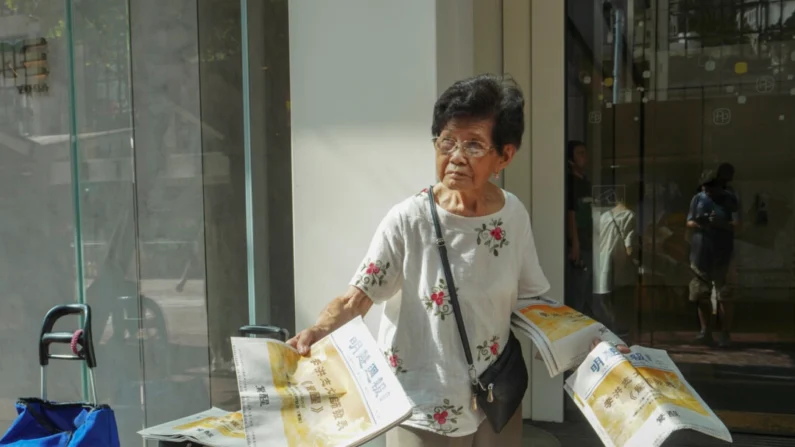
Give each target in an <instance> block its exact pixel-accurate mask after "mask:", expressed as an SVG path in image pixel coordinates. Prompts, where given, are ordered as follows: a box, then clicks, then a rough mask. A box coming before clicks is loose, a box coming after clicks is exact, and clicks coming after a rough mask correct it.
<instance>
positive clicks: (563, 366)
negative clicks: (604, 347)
mask: <svg viewBox="0 0 795 447" xmlns="http://www.w3.org/2000/svg"><path fill="white" fill-rule="evenodd" d="M520 306H521V307H520V308H519V309H517V310H515V311H514V312H513V315H512V316H511V325H512V326H513V328H514V329H516V330H518V331H520V332H522V333H523V334H525V335H527V336H528V337H529V338H530V340H532V341H533V343H534V344H535V346H536V348H537V349H538V353H539V354H540V355H541V358H542V359H543V360H544V364H546V365H547V370H548V371H549V375H550V376H552V377H555V376H557V375H558V374H560V373H562V372H564V371H568V370H570V369H574V368H576V367H577V366H578V365H580V363H582V361H583V360H584V359H585V357H586V356H587V355H588V352H589V351H590V347H591V343H592V342H593V340H594V339H595V338H599V339H601V340H604V341H609V342H611V343H613V344H616V345H618V344H623V343H624V342H623V341H621V339H620V338H619V337H618V336H617V335H615V334H614V333H612V332H611V331H610V330H608V329H607V328H606V327H605V325H603V324H602V323H599V322H598V321H596V320H594V319H592V318H589V317H587V316H585V315H583V314H581V313H579V312H577V311H576V310H574V309H572V308H570V307H568V306H564V305H563V304H560V303H558V302H557V301H554V300H551V299H549V298H544V297H538V298H533V299H527V300H520Z"/></svg>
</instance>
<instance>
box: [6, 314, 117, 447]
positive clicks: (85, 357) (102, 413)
mask: <svg viewBox="0 0 795 447" xmlns="http://www.w3.org/2000/svg"><path fill="white" fill-rule="evenodd" d="M67 315H82V317H83V328H82V329H78V330H77V331H76V332H74V333H69V332H53V327H54V326H55V322H56V321H58V320H59V319H60V318H61V317H64V316H67ZM53 343H60V344H68V345H71V348H72V354H50V345H51V344H53ZM50 359H61V360H78V361H85V362H86V365H87V366H88V377H89V381H90V387H91V390H90V391H91V402H90V403H87V402H71V403H67V402H54V401H50V400H47V374H46V372H47V369H46V367H47V365H48V364H49V362H50ZM39 365H40V366H41V398H21V399H19V400H18V401H17V404H16V408H17V413H18V416H17V418H16V419H15V420H14V422H13V423H12V424H11V427H10V428H9V429H8V431H7V432H6V433H5V435H3V436H2V438H0V446H2V447H12V446H13V447H119V433H118V429H117V428H116V417H115V416H114V414H113V410H111V408H110V407H109V406H107V405H99V404H98V403H97V389H96V384H95V382H94V368H95V367H96V366H97V359H96V357H95V354H94V343H93V339H92V336H91V308H90V307H89V306H87V305H85V304H67V305H62V306H55V307H53V308H52V309H50V311H49V312H47V315H46V316H45V317H44V323H43V324H42V327H41V335H40V336H39Z"/></svg>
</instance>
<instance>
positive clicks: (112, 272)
mask: <svg viewBox="0 0 795 447" xmlns="http://www.w3.org/2000/svg"><path fill="white" fill-rule="evenodd" d="M66 4H67V5H71V20H67V22H66V25H67V35H68V33H69V31H70V30H71V42H70V44H71V45H73V47H72V48H71V51H69V55H70V56H71V59H72V66H71V67H70V70H71V71H72V73H71V77H72V79H71V82H72V85H73V88H74V105H73V107H74V109H73V111H72V114H71V117H72V119H73V124H72V125H73V126H74V128H73V129H72V133H74V134H75V135H77V138H76V141H75V145H76V148H75V149H76V151H77V154H78V159H79V164H78V171H79V177H78V178H79V182H80V183H79V185H80V187H79V188H78V191H79V194H80V196H79V199H80V202H79V203H80V208H79V209H80V216H79V220H78V223H79V225H80V228H81V234H82V254H83V270H82V272H83V280H84V284H85V302H86V303H87V304H89V305H90V306H91V307H92V310H93V311H94V320H93V325H94V334H95V338H96V339H95V343H96V345H97V346H96V349H97V363H98V367H97V372H96V374H97V392H98V397H99V399H100V400H101V401H103V402H107V403H110V404H111V405H112V406H113V408H114V410H115V411H116V413H117V418H118V424H119V431H120V436H121V439H122V441H121V442H122V443H125V444H126V443H133V442H136V441H138V435H137V434H136V432H137V431H138V430H140V428H141V427H142V426H143V424H144V414H143V411H142V409H141V398H140V391H139V388H138V387H139V386H140V385H138V384H140V382H141V380H142V378H143V371H142V368H141V358H140V346H139V340H138V332H139V331H138V326H139V324H138V315H139V301H138V299H137V298H138V294H139V293H138V279H139V275H138V263H137V258H138V256H139V253H138V250H137V247H136V232H137V229H136V220H135V217H136V216H135V191H134V184H135V183H134V170H133V147H132V136H133V134H132V128H131V126H132V122H131V121H132V112H133V101H132V98H131V85H130V59H129V52H128V46H127V45H128V39H129V28H128V24H129V17H128V14H127V2H126V0H82V1H80V2H66Z"/></svg>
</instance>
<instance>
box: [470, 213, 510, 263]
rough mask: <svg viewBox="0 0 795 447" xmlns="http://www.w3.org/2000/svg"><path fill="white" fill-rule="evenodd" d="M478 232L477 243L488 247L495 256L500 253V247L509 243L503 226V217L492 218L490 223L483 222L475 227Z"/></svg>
mask: <svg viewBox="0 0 795 447" xmlns="http://www.w3.org/2000/svg"><path fill="white" fill-rule="evenodd" d="M475 231H476V232H477V243H478V245H483V246H484V247H486V248H488V249H489V251H490V252H491V253H492V254H493V255H494V256H499V255H500V249H502V248H503V247H505V246H507V245H508V239H506V237H505V236H506V234H507V233H506V232H505V229H504V228H503V227H502V219H499V218H498V219H492V220H491V222H490V223H489V224H485V223H484V224H483V225H482V226H480V227H479V228H475Z"/></svg>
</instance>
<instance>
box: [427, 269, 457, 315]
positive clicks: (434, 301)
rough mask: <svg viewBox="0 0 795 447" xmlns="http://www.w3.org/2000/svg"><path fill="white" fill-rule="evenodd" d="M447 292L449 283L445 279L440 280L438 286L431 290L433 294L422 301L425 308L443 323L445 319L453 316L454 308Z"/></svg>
mask: <svg viewBox="0 0 795 447" xmlns="http://www.w3.org/2000/svg"><path fill="white" fill-rule="evenodd" d="M447 292H448V290H447V283H446V282H445V280H444V279H439V282H438V283H437V284H436V286H434V287H433V288H432V289H431V294H430V295H429V296H426V297H425V298H423V299H422V301H423V303H425V308H426V309H428V311H430V312H433V315H434V316H435V317H439V319H440V320H443V321H444V319H445V317H447V316H448V315H452V314H453V306H451V305H450V299H449V298H448V296H447Z"/></svg>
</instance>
